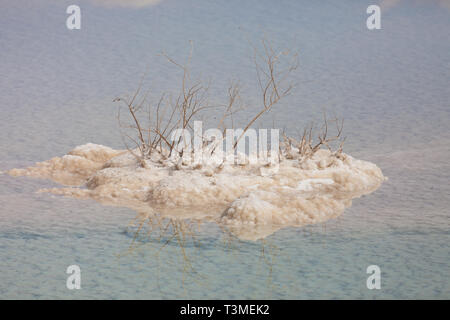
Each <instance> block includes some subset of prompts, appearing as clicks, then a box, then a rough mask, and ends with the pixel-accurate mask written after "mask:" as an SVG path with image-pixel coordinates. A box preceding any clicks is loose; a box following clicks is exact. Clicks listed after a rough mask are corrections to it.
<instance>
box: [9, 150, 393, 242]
mask: <svg viewBox="0 0 450 320" xmlns="http://www.w3.org/2000/svg"><path fill="white" fill-rule="evenodd" d="M8 173H9V174H10V175H12V176H31V177H38V178H46V179H51V180H53V181H56V182H58V183H60V184H63V185H65V186H66V187H63V188H54V189H45V190H40V191H44V192H51V193H55V194H61V195H66V196H72V197H77V198H93V199H95V200H97V201H99V202H101V203H103V204H107V205H117V206H126V207H130V208H132V209H134V210H136V211H138V212H140V214H141V215H142V214H143V213H144V215H146V216H148V215H152V214H158V215H160V216H163V217H167V218H172V219H194V220H200V221H205V220H206V221H214V222H216V223H219V224H221V225H225V226H226V227H227V228H229V229H230V230H231V232H233V233H234V234H235V235H236V236H238V237H239V238H242V239H252V240H255V239H259V238H263V237H265V236H267V235H270V234H271V233H273V232H275V231H276V230H278V229H280V228H282V227H285V226H302V225H306V224H313V223H319V222H324V221H326V220H328V219H331V218H334V217H337V216H339V215H340V214H342V212H343V211H344V209H345V208H346V207H349V206H350V205H351V203H352V199H354V198H357V197H360V196H362V195H364V194H368V193H371V192H373V191H374V190H376V189H377V188H378V187H379V186H380V185H381V183H382V182H383V181H384V179H385V178H384V176H383V174H382V172H381V170H380V169H379V168H378V167H377V166H376V165H375V164H373V163H370V162H367V161H362V160H357V159H354V158H353V157H351V156H349V155H347V154H345V153H333V152H331V151H329V150H319V151H317V152H315V153H314V154H313V155H312V156H311V157H309V158H307V159H301V158H300V157H295V156H287V157H282V160H281V162H280V163H279V164H278V165H277V166H276V170H274V169H273V168H271V167H270V166H268V165H267V164H246V165H235V164H224V165H222V166H214V165H197V166H189V165H183V164H181V165H180V163H179V162H178V163H177V162H174V161H172V160H171V159H170V158H169V159H168V158H167V157H166V156H165V155H164V153H158V152H154V153H153V154H152V156H151V157H150V158H149V159H147V160H145V165H144V166H143V165H142V162H140V161H138V159H136V157H135V156H134V155H133V154H132V153H130V152H128V151H124V150H113V149H111V148H109V147H105V146H101V145H96V144H86V145H82V146H79V147H76V148H75V149H74V150H72V151H70V152H69V153H68V154H67V155H65V156H63V157H55V158H52V159H50V160H48V161H44V162H41V163H37V164H36V166H34V167H30V168H26V169H12V170H10V171H9V172H8ZM67 186H70V187H67Z"/></svg>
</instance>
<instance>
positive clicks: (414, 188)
mask: <svg viewBox="0 0 450 320" xmlns="http://www.w3.org/2000/svg"><path fill="white" fill-rule="evenodd" d="M77 3H78V4H79V5H80V7H81V12H82V25H81V30H72V31H69V30H67V28H66V27H65V20H66V17H67V14H66V13H65V11H66V8H67V6H68V5H70V4H73V3H72V2H71V1H58V2H56V1H49V0H47V1H40V2H39V3H37V2H35V1H22V0H19V1H14V2H6V1H1V2H0V9H1V10H0V48H1V50H0V71H1V72H0V89H1V93H2V99H1V102H0V110H1V117H0V130H1V134H0V170H3V171H4V170H8V169H11V168H17V167H23V166H29V165H32V164H34V163H35V162H37V161H43V160H47V159H49V158H51V157H53V156H61V155H63V154H65V153H66V152H67V151H69V150H71V149H73V148H74V147H75V146H77V145H81V144H84V143H86V142H93V143H99V144H104V145H108V146H111V147H113V148H117V149H119V148H122V147H123V145H122V140H121V138H120V134H119V132H118V130H117V121H116V111H117V109H116V106H115V105H114V104H112V99H113V98H114V97H115V96H117V95H120V94H123V93H127V92H130V91H131V90H133V89H135V87H136V86H137V84H138V82H139V78H140V76H141V75H142V73H143V72H144V70H145V68H146V67H147V66H149V69H150V74H149V77H148V80H147V82H146V85H147V86H149V87H151V88H152V92H154V93H155V94H158V93H159V92H161V91H162V90H165V89H171V88H174V87H175V86H177V85H178V84H179V73H177V70H176V69H173V68H171V67H170V66H169V65H167V63H164V60H163V59H162V58H161V57H158V56H157V54H158V53H159V52H160V51H161V50H165V51H167V52H168V53H169V54H170V55H171V56H173V57H174V58H176V59H183V58H184V57H185V56H186V54H187V52H188V49H189V42H188V40H193V41H194V44H195V49H194V58H193V61H192V69H193V71H195V74H196V75H198V76H199V77H202V78H211V79H213V81H214V82H213V85H212V92H213V94H216V96H217V98H218V99H219V98H222V97H223V96H224V94H225V93H224V92H223V91H221V90H220V89H221V88H223V87H224V86H226V85H227V84H228V81H229V80H230V79H233V78H235V79H236V78H239V79H240V80H241V83H243V89H244V93H245V95H246V97H248V98H247V99H248V102H249V103H256V100H255V98H253V97H255V94H256V92H257V87H256V83H255V72H254V69H253V65H252V60H251V49H250V48H249V46H248V44H247V42H246V38H250V39H252V40H253V39H255V41H257V39H259V38H261V37H262V35H264V34H266V36H267V37H268V38H269V39H272V41H273V42H274V44H275V45H277V46H279V47H289V48H292V49H296V50H298V52H299V57H300V68H299V70H298V72H297V73H296V74H295V81H296V83H297V84H298V85H297V87H296V89H295V91H294V92H293V94H292V95H291V96H289V97H288V98H287V99H286V100H283V101H282V103H281V105H279V106H277V111H276V112H274V113H273V114H271V115H269V116H268V117H266V118H265V119H263V120H262V121H261V122H260V123H259V124H258V125H260V126H265V125H266V126H272V122H273V121H275V123H276V125H277V126H279V127H281V128H286V130H287V131H290V132H295V131H296V130H302V128H304V127H305V126H306V125H307V124H308V123H309V122H310V121H312V120H316V121H317V120H320V117H321V115H322V112H323V110H326V111H327V112H328V113H334V114H336V115H337V116H339V117H343V118H345V128H344V130H345V135H346V136H347V142H346V145H345V151H346V152H347V153H349V154H351V155H353V156H355V157H357V158H361V159H365V160H369V161H371V162H374V163H376V164H377V165H378V166H379V167H380V168H381V169H382V170H383V173H384V174H385V175H386V176H387V177H389V180H388V181H386V182H385V183H384V184H383V185H382V186H381V188H380V189H378V190H377V191H376V192H374V193H373V194H370V195H368V196H365V197H363V198H361V199H356V200H355V201H354V203H353V205H352V207H351V208H349V209H347V210H346V211H345V213H344V214H343V215H342V216H340V217H339V218H337V219H335V220H331V221H328V222H326V223H324V224H320V225H313V226H306V227H303V228H285V229H282V230H280V231H278V232H276V233H275V234H273V235H271V236H269V237H268V238H266V239H265V240H264V241H258V242H244V241H239V240H236V239H232V241H229V239H228V237H227V235H226V233H223V232H222V231H221V230H219V229H218V227H217V226H215V225H204V226H201V229H200V231H199V232H198V234H197V235H196V237H197V239H198V240H199V242H200V247H199V248H197V247H195V246H193V244H192V243H191V242H190V241H188V242H187V243H186V245H185V249H184V250H185V253H186V256H187V257H188V259H189V261H191V262H192V268H186V264H185V262H186V259H183V253H182V248H180V246H179V245H178V244H176V243H175V242H173V243H170V244H169V245H167V246H165V247H164V249H163V250H160V248H161V243H160V242H157V241H151V240H142V241H138V243H139V244H140V246H139V247H138V248H137V249H135V250H133V251H132V252H128V251H127V250H128V249H129V247H130V245H131V244H132V242H133V236H134V234H133V230H128V231H127V229H126V227H127V225H128V223H129V222H130V221H131V220H132V219H133V218H134V216H135V212H133V211H132V210H130V209H126V208H115V207H105V206H102V205H100V204H98V203H96V202H94V201H80V200H75V199H69V198H62V197H59V196H54V195H49V194H42V193H39V194H38V193H35V191H36V190H38V189H40V188H46V187H51V186H57V185H56V184H55V183H52V182H49V181H45V180H38V179H30V178H13V177H10V176H8V175H0V208H1V209H0V298H2V299H11V298H12V299H18V298H32V299H34V298H40V299H48V298H51V299H53V298H64V299H73V298H75V299H78V298H93V299H101V298H114V299H115V298H117V299H129V298H137V299H144V298H154V299H159V298H210V299H227V298H289V299H307V298H309V299H319V298H337V299H347V298H364V299H385V298H397V299H402V298H439V299H448V298H450V280H449V277H448V274H449V271H450V263H449V258H450V254H449V253H450V252H449V241H450V236H449V217H450V210H449V207H450V197H449V195H450V186H449V184H448V181H449V180H450V179H449V178H450V174H449V172H450V162H449V160H448V159H449V157H450V130H449V125H448V122H449V120H450V104H449V101H450V81H449V76H450V54H449V52H450V19H449V17H450V10H449V9H448V8H447V7H446V6H445V3H446V2H445V1H441V2H439V1H427V2H425V1H422V2H420V1H419V2H415V1H406V0H403V1H399V2H398V4H397V5H396V6H393V7H390V8H389V9H386V10H383V11H382V29H381V30H374V31H369V30H368V29H367V28H366V22H365V20H366V17H367V14H366V8H367V6H368V5H370V4H372V2H371V1H350V0H348V1H337V0H335V1H321V2H320V3H319V2H317V3H311V1H276V2H275V1H227V2H219V1H176V0H163V1H162V2H161V3H159V4H158V5H155V6H148V7H143V8H139V9H136V8H127V7H112V8H111V7H104V6H101V5H95V4H93V2H92V1H78V2H77ZM443 4H444V5H443ZM256 97H257V96H256ZM249 116H250V114H246V113H244V114H243V115H242V116H241V117H242V118H240V119H238V121H239V120H240V121H242V122H245V121H246V120H247V119H248V117H249ZM263 250H264V251H263ZM263 252H264V254H263ZM73 264H77V265H79V266H80V268H81V274H82V276H81V277H82V280H81V287H82V289H81V290H68V289H67V288H66V279H67V276H68V275H67V274H66V273H65V271H66V268H67V266H69V265H73ZM372 264H375V265H378V266H379V267H380V269H381V290H368V289H367V287H366V279H367V276H368V275H367V274H366V268H367V266H369V265H372Z"/></svg>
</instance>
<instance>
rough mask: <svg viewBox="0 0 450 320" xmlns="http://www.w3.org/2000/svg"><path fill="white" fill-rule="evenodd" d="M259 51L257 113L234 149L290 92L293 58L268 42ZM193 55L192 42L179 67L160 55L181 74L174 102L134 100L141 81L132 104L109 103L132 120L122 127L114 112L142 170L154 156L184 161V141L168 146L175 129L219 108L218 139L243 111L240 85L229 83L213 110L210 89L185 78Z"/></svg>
mask: <svg viewBox="0 0 450 320" xmlns="http://www.w3.org/2000/svg"><path fill="white" fill-rule="evenodd" d="M262 48H263V49H262V50H259V49H258V48H256V46H253V49H254V63H255V68H256V73H257V78H258V84H259V87H260V91H261V108H260V109H259V110H257V111H256V113H255V115H254V116H253V117H252V118H251V119H250V120H249V121H248V123H247V124H246V125H245V127H244V129H243V132H242V134H241V136H239V137H238V138H237V139H236V141H235V142H234V148H236V146H237V144H238V142H239V140H240V139H241V138H242V136H244V134H245V132H246V131H247V130H248V129H249V128H250V127H251V126H252V125H253V124H254V123H255V121H256V120H257V119H259V118H260V117H261V116H262V115H264V114H265V113H267V112H269V111H270V110H271V109H272V107H273V106H274V105H276V104H277V103H278V102H279V101H280V100H281V99H282V98H283V97H285V96H287V95H288V94H289V93H290V92H291V90H292V88H293V85H292V83H290V82H289V76H290V75H291V73H292V72H293V71H295V70H296V69H297V66H298V60H297V55H296V54H291V53H289V52H288V51H281V52H277V51H275V50H274V49H273V47H272V46H271V45H270V43H269V42H268V41H267V40H263V41H262ZM192 53H193V45H192V42H191V50H190V52H189V56H188V58H187V60H186V62H185V63H184V64H182V63H179V62H177V61H175V60H174V59H173V58H171V57H170V56H169V55H167V54H166V53H164V52H163V53H162V56H163V57H165V58H166V59H167V61H168V62H169V63H171V64H173V65H174V66H176V67H178V68H179V69H180V70H181V71H182V81H181V88H180V91H179V93H178V94H177V95H175V97H174V96H173V95H170V94H168V93H166V92H164V93H162V94H161V96H160V98H159V100H158V101H157V102H156V103H151V102H150V101H148V95H149V91H147V92H146V93H145V94H144V96H143V97H142V98H140V99H139V98H138V97H139V96H140V95H141V89H142V86H143V80H144V77H143V78H142V80H141V82H140V84H139V87H138V89H137V90H136V91H135V93H134V95H133V96H132V97H131V98H122V97H119V98H116V99H114V101H118V102H122V103H123V106H124V107H125V108H126V110H128V113H129V115H130V117H131V124H124V123H123V122H122V120H121V114H120V110H119V113H118V121H119V125H120V127H121V129H122V131H121V132H122V137H123V140H124V144H125V146H126V147H127V149H128V150H129V151H130V152H131V153H132V154H133V155H134V156H135V157H136V158H137V159H138V160H139V162H140V163H141V165H142V166H144V167H145V159H148V158H149V157H150V156H151V154H152V153H153V152H155V151H157V152H158V153H159V154H160V155H161V156H163V157H166V158H168V157H170V156H171V155H172V153H173V152H174V151H177V152H179V153H180V154H179V155H180V156H183V152H184V148H183V146H179V144H180V143H181V142H182V141H184V139H182V138H181V137H180V138H179V139H178V140H176V141H171V139H170V137H171V134H172V132H173V131H174V130H175V129H192V127H191V124H192V123H193V121H194V120H195V119H196V118H198V116H199V115H200V114H201V113H202V112H203V111H205V110H206V109H210V108H218V107H221V108H223V113H222V116H221V117H220V120H219V123H218V125H217V127H218V128H219V129H220V130H222V131H223V133H225V130H226V129H227V123H228V125H229V122H230V121H229V120H231V126H234V122H233V115H234V114H236V113H237V112H239V111H240V110H242V109H243V106H242V100H241V87H240V84H239V82H232V83H231V84H230V86H229V87H228V90H227V102H226V103H225V104H223V105H212V104H210V103H209V99H208V93H209V83H208V84H204V83H203V82H201V81H192V80H191V78H190V69H189V68H190V62H191V59H192ZM283 58H288V59H283ZM143 112H146V113H147V116H146V117H145V118H146V121H143V120H142V119H143V118H142V117H141V113H143ZM123 129H125V130H126V131H125V130H123ZM129 130H133V131H134V134H132V135H131V134H129V133H127V132H129ZM125 138H126V139H125ZM201 138H203V137H201ZM126 140H128V141H131V142H132V143H133V144H134V147H133V148H131V147H129V146H128V144H127V143H126V142H127V141H126ZM184 142H185V141H184ZM203 143H204V144H208V143H210V141H203ZM135 150H137V152H135Z"/></svg>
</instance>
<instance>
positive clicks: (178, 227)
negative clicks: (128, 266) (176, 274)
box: [127, 213, 204, 287]
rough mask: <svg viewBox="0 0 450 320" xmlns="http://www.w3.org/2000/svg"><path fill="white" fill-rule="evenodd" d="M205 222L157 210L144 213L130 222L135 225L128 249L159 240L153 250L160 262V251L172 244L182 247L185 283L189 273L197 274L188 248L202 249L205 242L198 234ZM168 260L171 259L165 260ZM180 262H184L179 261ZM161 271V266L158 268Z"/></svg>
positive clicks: (130, 250) (132, 250)
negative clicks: (201, 240) (156, 212)
mask: <svg viewBox="0 0 450 320" xmlns="http://www.w3.org/2000/svg"><path fill="white" fill-rule="evenodd" d="M200 223H201V222H199V221H196V220H182V219H173V218H166V217H163V216H161V215H159V214H154V213H140V214H138V216H137V217H136V218H135V219H134V220H133V221H131V222H130V224H129V227H133V229H134V231H133V232H134V233H133V239H132V242H131V244H130V246H129V248H128V250H127V253H128V254H130V253H132V252H134V251H136V250H137V249H139V248H141V247H142V246H144V245H147V244H149V243H158V244H159V247H158V248H157V249H156V250H155V251H154V252H153V253H154V254H155V256H156V257H157V259H158V260H157V261H158V263H159V258H160V257H159V255H160V253H161V252H162V251H163V250H164V249H165V248H166V247H168V246H169V245H173V246H175V247H176V248H177V250H180V257H181V261H182V263H181V266H182V284H183V287H184V283H185V280H186V276H188V275H197V276H199V274H198V272H196V270H195V267H194V262H195V261H194V259H193V258H192V256H191V255H190V253H188V248H191V247H192V248H194V249H196V250H198V249H199V248H200V246H201V243H200V241H199V239H198V237H197V235H198V228H199V224H200ZM164 263H167V261H164ZM177 265H180V264H178V263H177ZM158 271H159V270H158ZM203 278H204V277H202V276H200V278H194V277H193V280H194V281H197V282H198V281H200V280H204V279H203Z"/></svg>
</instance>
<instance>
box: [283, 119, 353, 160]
mask: <svg viewBox="0 0 450 320" xmlns="http://www.w3.org/2000/svg"><path fill="white" fill-rule="evenodd" d="M333 123H334V124H335V126H336V128H335V134H334V135H331V136H330V131H331V129H330V124H333ZM343 127H344V120H339V119H338V118H334V119H327V116H326V114H324V119H323V125H322V127H321V128H320V130H319V133H318V134H317V140H315V141H316V142H314V125H313V124H311V125H310V126H309V128H307V129H304V131H303V134H302V136H301V138H300V139H299V140H297V139H294V138H292V137H288V136H287V135H286V134H284V133H283V140H284V141H283V142H284V143H283V147H284V153H285V155H286V157H287V158H291V159H292V158H296V157H298V156H299V159H300V160H305V159H308V158H310V157H312V156H313V155H314V153H316V152H317V151H318V150H319V149H321V148H322V147H326V148H327V149H328V150H330V151H331V152H334V154H335V155H337V156H339V155H341V154H342V151H343V146H344V142H345V137H342V130H343ZM336 143H337V144H338V146H337V147H335V150H334V151H333V144H336ZM294 154H295V155H294Z"/></svg>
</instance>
